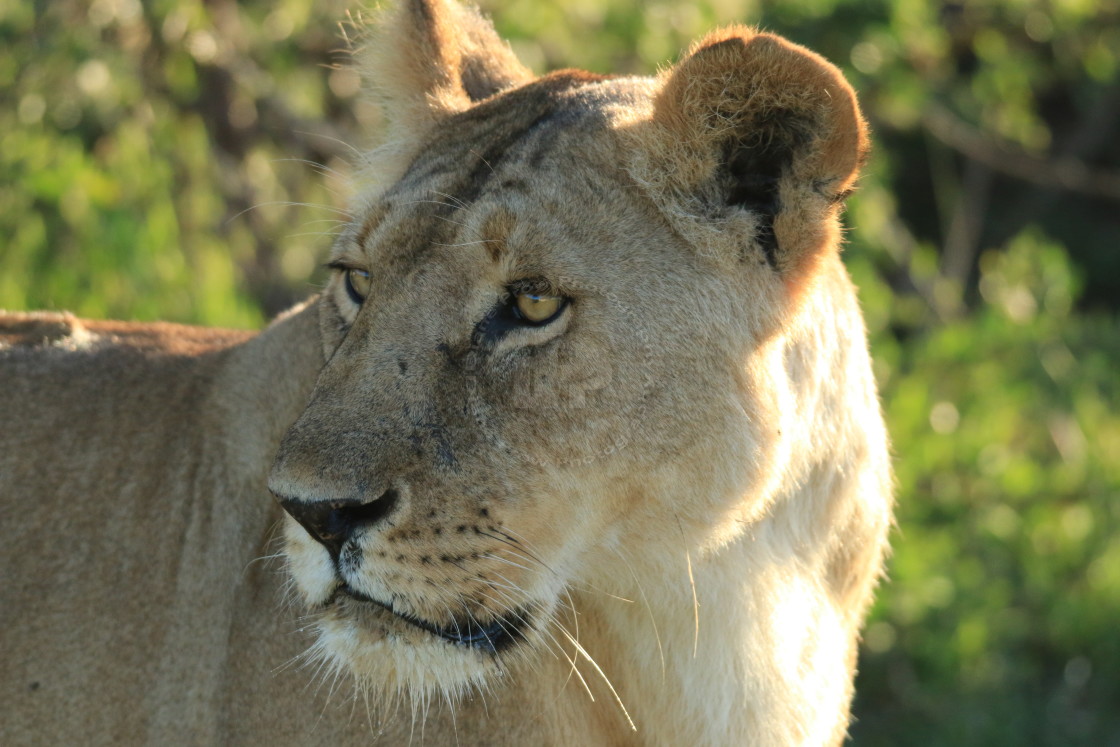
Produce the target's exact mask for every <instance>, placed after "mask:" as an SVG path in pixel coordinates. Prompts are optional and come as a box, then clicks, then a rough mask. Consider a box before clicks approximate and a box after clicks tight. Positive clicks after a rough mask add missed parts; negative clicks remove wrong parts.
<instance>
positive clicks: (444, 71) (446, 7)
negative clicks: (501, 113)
mask: <svg viewBox="0 0 1120 747" xmlns="http://www.w3.org/2000/svg"><path fill="white" fill-rule="evenodd" d="M367 48H368V56H367V58H366V59H367V77H368V78H369V81H370V83H371V85H372V88H373V91H374V93H375V94H376V95H378V96H379V97H380V98H381V100H382V103H383V106H384V111H385V115H386V118H387V120H388V122H389V125H390V129H391V132H392V134H393V135H395V136H400V135H410V134H411V135H414V134H415V133H416V132H417V131H418V130H421V131H422V130H424V129H427V127H428V126H430V125H431V124H432V123H433V122H435V121H437V120H438V119H440V118H441V116H443V115H446V114H450V113H454V112H458V111H463V110H464V109H467V108H468V107H470V106H471V105H472V104H474V103H475V102H478V101H481V100H482V99H485V98H487V97H489V96H493V95H494V94H496V93H499V92H501V91H504V90H506V89H509V88H513V87H515V86H518V85H521V84H523V83H526V82H528V81H529V80H532V78H533V74H532V73H531V72H530V71H529V70H528V69H526V68H525V67H524V66H523V65H522V64H521V63H520V62H519V61H518V60H517V58H516V57H515V56H514V54H513V51H512V50H511V49H510V48H509V45H508V44H506V43H505V42H504V41H502V40H501V39H500V38H499V37H498V35H497V33H496V32H495V31H494V27H493V25H491V23H490V22H489V21H488V20H486V19H485V18H483V17H482V16H481V15H480V14H479V12H478V11H477V10H475V9H474V8H468V7H464V6H463V5H460V4H459V3H458V2H456V0H400V2H399V3H398V5H397V7H395V8H394V9H392V10H391V11H388V12H386V13H384V14H383V15H382V18H381V21H380V23H379V24H378V25H377V26H376V27H375V29H374V30H373V34H372V36H371V38H370V39H369V44H368V45H367Z"/></svg>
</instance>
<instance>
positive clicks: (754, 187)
mask: <svg viewBox="0 0 1120 747" xmlns="http://www.w3.org/2000/svg"><path fill="white" fill-rule="evenodd" d="M663 82H664V85H663V87H662V89H661V91H660V93H659V94H658V97H657V99H656V102H655V105H654V121H655V122H657V123H659V124H660V125H661V128H660V130H661V131H662V137H665V136H666V135H667V136H668V137H667V139H666V142H667V143H668V144H670V145H669V147H664V148H659V150H660V151H661V153H662V154H663V155H664V156H665V160H666V161H667V162H668V163H669V168H671V169H672V170H673V172H674V173H673V175H672V177H670V179H671V181H672V182H673V183H674V185H675V186H674V191H675V192H677V194H678V195H680V194H682V191H683V193H688V194H690V195H691V197H690V199H702V200H703V201H704V202H708V203H712V202H715V203H719V204H716V205H711V204H709V205H706V206H705V212H707V213H711V212H712V211H715V212H717V213H719V212H720V211H727V210H735V209H741V210H746V211H748V212H751V213H754V214H755V217H756V220H755V223H754V225H755V226H756V230H755V235H754V240H755V243H756V244H757V245H758V246H759V247H760V249H761V251H762V252H763V254H764V256H765V259H766V261H767V262H768V263H769V264H770V265H771V266H772V267H773V268H774V269H775V270H778V271H779V272H782V273H783V274H785V275H786V277H787V279H792V278H793V277H794V276H796V275H800V274H801V272H802V271H804V270H807V269H808V268H809V266H810V265H812V264H814V263H813V262H811V261H810V260H811V259H812V258H813V257H814V256H817V255H819V253H820V252H821V251H822V250H823V249H825V248H826V247H829V246H836V245H837V244H838V238H839V229H838V226H837V219H836V213H837V205H838V204H839V203H840V202H841V201H842V200H843V198H844V197H845V196H846V195H847V194H848V193H849V192H850V190H851V188H852V186H853V184H854V182H855V179H856V176H857V172H858V170H859V167H860V165H861V162H862V161H863V159H864V156H865V153H866V151H867V128H866V126H865V124H864V121H863V117H862V116H861V115H860V111H859V106H858V104H857V103H856V98H855V94H854V93H853V91H852V89H851V86H849V85H848V83H847V81H845V80H844V77H843V75H842V74H841V73H840V71H839V70H837V69H836V68H835V67H834V66H833V65H832V64H831V63H829V62H828V61H827V60H825V59H824V58H822V57H820V56H819V55H817V54H815V53H813V52H811V51H809V50H807V49H805V48H804V47H800V46H798V45H796V44H792V43H790V42H788V41H786V40H785V39H782V38H781V37H778V36H774V35H773V34H767V33H759V32H756V31H754V30H752V29H748V28H744V27H733V28H729V29H724V30H721V31H716V32H714V33H712V34H710V35H709V36H707V37H705V38H704V39H702V40H700V41H699V42H697V43H696V44H694V45H693V46H692V48H691V50H690V51H689V53H688V55H687V56H686V57H685V58H684V59H683V60H682V61H681V62H679V63H678V64H677V65H675V66H674V67H673V68H671V69H669V70H668V71H667V72H666V73H664V74H663ZM665 130H668V132H667V133H666V132H664V131H665ZM697 196H699V197H697Z"/></svg>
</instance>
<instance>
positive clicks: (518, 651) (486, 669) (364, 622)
mask: <svg viewBox="0 0 1120 747" xmlns="http://www.w3.org/2000/svg"><path fill="white" fill-rule="evenodd" d="M286 535H287V536H286V541H287V552H286V557H287V561H288V567H289V573H290V574H291V578H292V579H293V582H294V583H293V586H294V590H295V592H296V593H297V594H298V595H299V597H300V605H301V606H302V607H304V608H305V609H307V610H309V611H310V614H309V616H308V619H309V621H310V623H311V627H312V628H313V630H314V631H315V634H316V635H315V640H314V642H313V644H312V645H311V646H310V647H309V648H308V649H307V651H306V652H305V653H304V654H303V656H302V658H303V659H304V660H305V662H306V663H307V664H308V665H309V666H311V667H313V668H316V669H319V670H321V671H322V673H323V674H324V675H327V676H330V675H339V674H347V675H349V676H350V677H352V678H353V680H354V683H355V684H356V685H357V687H358V688H359V690H361V691H362V692H365V693H366V694H368V695H372V696H375V699H380V700H392V699H393V698H395V697H398V696H401V695H407V696H408V697H409V698H410V699H411V700H413V701H414V702H415V701H419V702H425V701H428V700H430V699H432V698H436V699H437V700H439V701H443V702H448V703H456V702H459V701H460V700H462V699H464V698H468V697H472V696H474V695H477V694H480V693H484V692H486V691H487V690H488V688H489V684H490V682H491V681H493V680H494V679H496V678H501V677H503V676H505V673H506V672H507V671H508V669H509V667H510V666H512V665H514V664H517V663H520V662H523V661H525V660H527V659H529V658H531V653H529V652H530V651H531V650H532V649H534V648H536V647H537V646H539V645H541V640H542V637H543V636H542V629H545V628H546V627H547V626H548V625H549V623H550V622H551V618H552V615H553V610H554V608H555V607H556V606H557V603H556V601H555V600H553V601H551V602H549V603H543V602H539V601H531V602H530V601H522V602H521V603H520V604H519V605H518V606H517V607H509V608H507V609H504V610H503V611H502V613H501V614H499V615H493V616H490V617H487V618H480V617H479V616H478V615H477V614H463V615H460V616H454V615H449V616H447V617H445V618H442V619H439V620H434V619H429V618H426V617H422V616H420V615H419V614H417V613H416V612H414V611H413V610H416V609H424V608H426V607H430V605H425V604H424V603H423V601H422V600H420V601H416V600H409V599H406V598H402V597H401V596H400V595H399V594H398V593H397V592H395V591H393V590H391V589H386V588H378V587H377V585H376V584H371V583H370V582H369V580H368V577H369V576H374V577H375V576H376V575H377V574H376V573H369V572H368V571H367V573H366V574H363V575H355V574H345V573H340V572H339V571H338V570H337V569H336V565H335V563H334V562H333V561H332V559H331V557H330V555H329V554H328V553H326V552H323V549H322V548H321V547H319V546H317V545H314V544H311V543H308V542H307V541H306V535H305V534H304V531H303V529H302V528H300V527H299V526H298V524H296V523H295V522H289V524H288V527H287V531H286ZM347 575H349V576H350V577H349V578H347V577H346V576H347ZM461 606H462V607H463V609H464V610H466V609H469V606H468V605H467V604H465V603H462V602H461ZM481 606H482V605H474V607H475V608H481Z"/></svg>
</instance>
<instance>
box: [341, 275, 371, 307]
mask: <svg viewBox="0 0 1120 747" xmlns="http://www.w3.org/2000/svg"><path fill="white" fill-rule="evenodd" d="M345 277H346V294H347V295H348V296H350V300H351V301H353V302H354V303H355V304H357V305H358V306H361V305H362V301H365V300H366V296H368V295H369V288H370V277H369V272H367V271H366V270H358V269H354V268H350V269H347V270H345Z"/></svg>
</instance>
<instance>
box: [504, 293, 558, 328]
mask: <svg viewBox="0 0 1120 747" xmlns="http://www.w3.org/2000/svg"><path fill="white" fill-rule="evenodd" d="M515 308H516V310H517V316H518V317H519V318H520V319H522V320H524V321H526V322H529V323H530V324H546V323H548V322H551V321H552V320H553V319H555V318H556V317H557V316H559V315H560V312H561V311H563V310H564V299H563V298H561V297H560V296H542V295H538V294H536V293H518V294H517V299H516V306H515Z"/></svg>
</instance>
